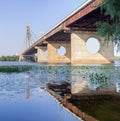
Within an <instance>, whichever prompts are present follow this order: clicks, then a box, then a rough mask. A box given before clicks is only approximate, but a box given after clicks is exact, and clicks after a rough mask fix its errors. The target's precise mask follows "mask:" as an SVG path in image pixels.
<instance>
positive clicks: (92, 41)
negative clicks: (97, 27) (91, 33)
mask: <svg viewBox="0 0 120 121" xmlns="http://www.w3.org/2000/svg"><path fill="white" fill-rule="evenodd" d="M86 47H87V50H88V52H89V53H92V54H95V53H97V52H98V51H99V50H100V42H99V40H98V39H97V38H94V37H91V38H89V39H88V40H87V43H86Z"/></svg>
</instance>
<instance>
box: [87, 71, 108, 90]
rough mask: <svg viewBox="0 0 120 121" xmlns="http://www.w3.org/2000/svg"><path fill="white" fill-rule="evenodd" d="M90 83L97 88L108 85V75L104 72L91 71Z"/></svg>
mask: <svg viewBox="0 0 120 121" xmlns="http://www.w3.org/2000/svg"><path fill="white" fill-rule="evenodd" d="M89 83H90V85H91V86H92V87H94V88H95V89H96V90H98V89H101V88H103V87H105V86H108V77H107V76H106V75H105V74H103V73H91V74H90V75H89Z"/></svg>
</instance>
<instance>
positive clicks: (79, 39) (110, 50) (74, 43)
mask: <svg viewBox="0 0 120 121" xmlns="http://www.w3.org/2000/svg"><path fill="white" fill-rule="evenodd" d="M90 37H95V38H98V40H100V41H99V42H100V45H101V47H100V50H99V51H98V53H95V54H92V53H90V52H88V50H87V48H86V42H87V40H88V38H90ZM94 46H95V45H93V48H94ZM112 61H114V45H113V43H109V44H108V45H106V44H104V40H103V39H102V38H100V37H98V36H97V35H96V33H94V32H76V33H75V32H73V33H71V63H79V64H82V63H84V64H87V63H100V64H103V63H106V64H107V63H111V62H112Z"/></svg>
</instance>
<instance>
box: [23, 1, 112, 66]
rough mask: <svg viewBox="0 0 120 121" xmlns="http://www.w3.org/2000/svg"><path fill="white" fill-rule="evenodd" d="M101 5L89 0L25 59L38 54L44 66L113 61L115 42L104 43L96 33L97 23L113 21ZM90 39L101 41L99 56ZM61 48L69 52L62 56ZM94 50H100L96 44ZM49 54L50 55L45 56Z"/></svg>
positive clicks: (38, 43) (52, 30) (33, 48)
mask: <svg viewBox="0 0 120 121" xmlns="http://www.w3.org/2000/svg"><path fill="white" fill-rule="evenodd" d="M101 2H102V0H88V1H86V2H85V3H84V4H83V5H81V6H80V7H79V8H78V9H76V10H75V11H74V12H72V13H71V14H70V15H68V16H67V17H66V18H64V19H63V20H62V21H61V22H60V23H58V24H57V25H56V26H55V27H53V28H52V29H51V30H50V31H49V32H47V33H46V34H44V35H43V36H42V37H41V38H39V39H38V40H37V41H35V42H34V43H33V44H32V45H31V46H30V47H28V48H27V49H26V50H24V51H23V52H22V53H21V56H25V55H34V54H36V53H37V62H40V63H42V62H48V63H78V64H83V63H84V64H88V63H100V64H102V63H111V62H113V61H114V45H113V43H109V44H108V45H106V44H104V39H103V38H101V37H99V36H98V35H97V34H96V30H97V26H96V23H97V22H100V21H102V22H103V21H107V22H111V21H110V17H109V16H105V15H104V14H103V13H101V10H100V5H101ZM90 38H94V39H97V40H98V43H99V45H100V48H98V50H97V51H96V52H95V53H91V52H89V51H88V48H87V42H88V40H89V39H90ZM94 39H93V41H94ZM60 47H64V48H65V49H66V51H65V53H64V55H60V54H59V53H58V49H59V48H60ZM92 48H96V45H95V44H93V45H92ZM46 52H47V55H45V53H46Z"/></svg>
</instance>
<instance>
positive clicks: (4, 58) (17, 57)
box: [0, 55, 19, 61]
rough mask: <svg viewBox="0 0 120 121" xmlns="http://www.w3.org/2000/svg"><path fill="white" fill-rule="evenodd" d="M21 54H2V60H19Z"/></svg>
mask: <svg viewBox="0 0 120 121" xmlns="http://www.w3.org/2000/svg"><path fill="white" fill-rule="evenodd" d="M18 60H19V56H16V55H13V56H1V57H0V61H18Z"/></svg>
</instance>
